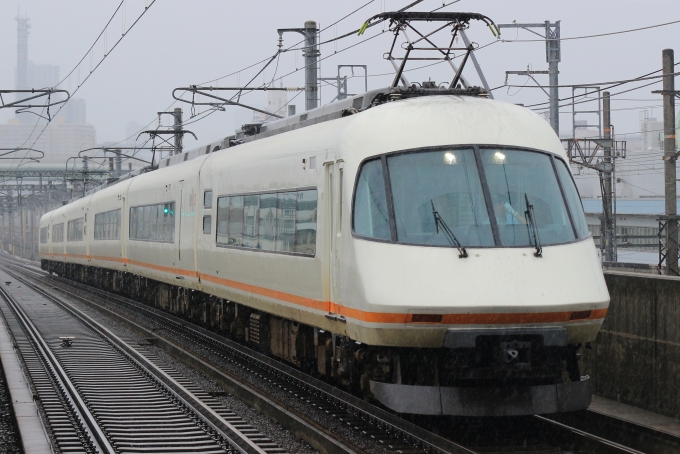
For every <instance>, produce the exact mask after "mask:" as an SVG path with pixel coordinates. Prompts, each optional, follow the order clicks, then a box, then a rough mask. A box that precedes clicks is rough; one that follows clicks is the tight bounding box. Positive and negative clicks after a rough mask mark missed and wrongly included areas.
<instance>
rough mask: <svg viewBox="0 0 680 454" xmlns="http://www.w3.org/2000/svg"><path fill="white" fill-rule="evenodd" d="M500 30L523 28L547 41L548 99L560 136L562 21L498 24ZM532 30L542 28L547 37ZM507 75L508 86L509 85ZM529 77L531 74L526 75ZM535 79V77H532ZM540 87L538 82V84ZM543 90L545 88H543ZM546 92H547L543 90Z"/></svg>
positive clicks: (552, 118)
mask: <svg viewBox="0 0 680 454" xmlns="http://www.w3.org/2000/svg"><path fill="white" fill-rule="evenodd" d="M497 27H498V28H499V29H500V28H517V29H519V28H522V29H524V30H526V31H528V32H531V33H533V34H535V35H538V36H540V37H541V38H543V39H544V40H545V60H546V62H547V63H548V77H549V81H550V85H549V86H548V87H549V91H550V93H549V94H548V98H549V99H550V126H552V128H553V130H554V131H555V134H557V135H558V136H559V135H560V112H559V102H560V99H559V98H560V92H559V73H560V72H559V63H560V61H561V60H562V50H561V45H560V41H561V40H560V21H556V22H550V21H545V22H543V23H530V24H518V23H513V24H498V26H497ZM531 28H542V29H544V30H545V36H544V35H541V34H540V33H537V32H535V31H533V30H530V29H531ZM507 74H508V73H506V84H507ZM526 75H529V74H526ZM532 79H533V77H532ZM537 85H538V82H537ZM539 86H540V85H539ZM541 89H543V87H541ZM543 91H545V90H543Z"/></svg>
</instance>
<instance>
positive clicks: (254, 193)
mask: <svg viewBox="0 0 680 454" xmlns="http://www.w3.org/2000/svg"><path fill="white" fill-rule="evenodd" d="M312 190H313V191H316V194H317V199H316V201H317V219H316V221H315V232H317V233H318V231H319V219H318V209H319V202H320V200H321V199H320V198H319V188H318V186H304V187H297V188H286V189H276V190H270V191H251V192H238V193H231V194H218V195H217V204H216V206H217V209H218V214H217V215H219V201H220V199H223V198H227V199H229V198H231V197H243V198H244V207H243V208H244V209H245V197H247V196H258V217H259V196H260V195H263V194H276V195H277V196H278V195H279V194H282V193H296V198H297V193H298V192H304V191H312ZM228 207H229V208H231V206H230V205H228ZM296 216H297V200H296ZM257 228H258V231H259V225H258V226H257ZM228 229H229V227H227V232H229V230H228ZM243 231H245V215H244V219H243ZM227 235H229V233H228V234H227ZM258 236H259V232H258ZM227 238H228V237H227ZM214 240H215V246H216V247H219V248H224V249H235V250H239V251H251V252H261V253H265V254H278V255H290V256H294V257H304V258H316V256H317V254H318V252H319V251H318V238H317V236H316V233H315V239H314V254H313V255H311V254H305V253H301V252H294V251H271V250H266V249H259V248H252V247H245V246H242V245H239V246H234V245H230V244H226V243H220V242H218V241H217V228H215V238H214ZM294 241H295V239H293V242H294ZM293 247H295V246H294V244H293Z"/></svg>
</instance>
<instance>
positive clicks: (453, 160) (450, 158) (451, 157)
mask: <svg viewBox="0 0 680 454" xmlns="http://www.w3.org/2000/svg"><path fill="white" fill-rule="evenodd" d="M444 161H446V163H447V164H455V163H456V155H455V154H453V153H446V154H445V155H444Z"/></svg>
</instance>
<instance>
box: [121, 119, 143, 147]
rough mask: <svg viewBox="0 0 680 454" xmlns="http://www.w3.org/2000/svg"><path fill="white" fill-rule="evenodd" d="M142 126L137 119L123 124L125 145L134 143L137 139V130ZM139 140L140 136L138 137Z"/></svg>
mask: <svg viewBox="0 0 680 454" xmlns="http://www.w3.org/2000/svg"><path fill="white" fill-rule="evenodd" d="M143 128H144V125H143V124H141V123H140V122H138V121H128V122H127V124H126V125H125V137H126V138H127V140H126V141H125V143H126V144H127V145H134V143H135V142H136V140H137V136H138V135H139V132H140V131H141V130H142V129H143ZM140 140H141V138H140Z"/></svg>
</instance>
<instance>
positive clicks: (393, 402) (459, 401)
mask: <svg viewBox="0 0 680 454" xmlns="http://www.w3.org/2000/svg"><path fill="white" fill-rule="evenodd" d="M41 266H42V268H43V269H44V270H46V271H49V272H50V273H54V274H57V275H58V276H61V277H64V278H67V279H70V280H74V281H76V282H80V283H83V284H87V285H91V286H96V287H97V288H101V289H103V290H107V291H110V292H113V293H117V294H120V295H124V296H126V297H128V298H131V299H133V300H136V301H139V302H142V303H144V304H148V305H150V306H153V307H155V308H157V309H162V310H164V311H167V312H168V313H171V314H173V315H175V316H179V317H181V318H184V319H186V320H188V321H191V322H193V323H196V324H198V325H201V326H203V327H205V328H207V329H210V330H212V331H214V332H216V333H218V334H221V335H225V336H227V337H229V338H231V339H233V340H236V341H239V342H242V343H245V344H247V345H249V346H250V347H252V348H255V349H257V350H258V351H260V352H262V353H266V354H268V355H271V356H274V357H277V358H279V359H281V360H284V361H286V362H287V363H290V364H292V365H294V366H296V367H297V368H299V369H301V370H303V371H304V372H307V373H310V374H312V375H315V376H317V377H319V378H322V379H325V380H327V381H330V382H334V383H335V384H337V385H339V386H341V387H342V388H345V389H347V390H350V391H351V392H353V393H355V394H358V395H362V396H363V397H364V398H365V399H367V400H369V401H374V402H375V401H377V402H380V403H381V404H383V405H384V406H386V407H388V408H390V409H392V410H394V411H396V412H398V413H416V414H431V415H438V414H447V415H461V416H510V415H520V414H537V413H556V412H563V411H573V410H580V409H583V408H586V407H587V406H588V405H589V403H590V398H591V397H590V396H591V394H590V388H589V383H588V380H587V377H581V375H580V371H579V357H580V353H579V349H580V345H567V344H566V332H565V333H561V332H560V331H559V328H549V329H548V330H547V331H546V330H541V329H533V330H522V331H509V332H504V333H502V334H501V335H498V334H497V331H495V332H494V333H486V334H485V333H483V332H481V333H478V334H481V335H478V336H476V337H473V338H469V337H468V338H450V339H448V338H445V341H444V344H445V346H444V347H442V348H438V349H423V348H396V347H375V346H369V345H365V344H361V343H358V342H355V341H353V340H352V339H350V338H348V337H346V336H339V335H335V334H333V333H331V332H328V331H324V330H321V329H318V328H315V327H312V326H309V325H304V324H301V323H297V322H295V321H291V320H287V319H284V318H281V317H278V316H274V315H271V314H267V313H264V312H261V311H257V310H255V309H252V308H250V307H248V306H245V305H242V304H239V303H237V302H234V301H228V300H225V299H222V298H217V297H215V296H212V295H208V294H206V293H203V292H199V291H194V290H190V289H186V288H183V287H178V286H173V285H169V284H166V283H162V282H158V281H154V280H151V279H147V278H144V277H141V276H138V275H135V274H131V273H126V272H121V271H115V270H109V269H105V268H99V267H92V266H84V265H79V264H73V263H64V262H55V261H50V260H42V261H41ZM556 330H557V331H556ZM561 334H564V336H563V339H561V338H560V335H561Z"/></svg>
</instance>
